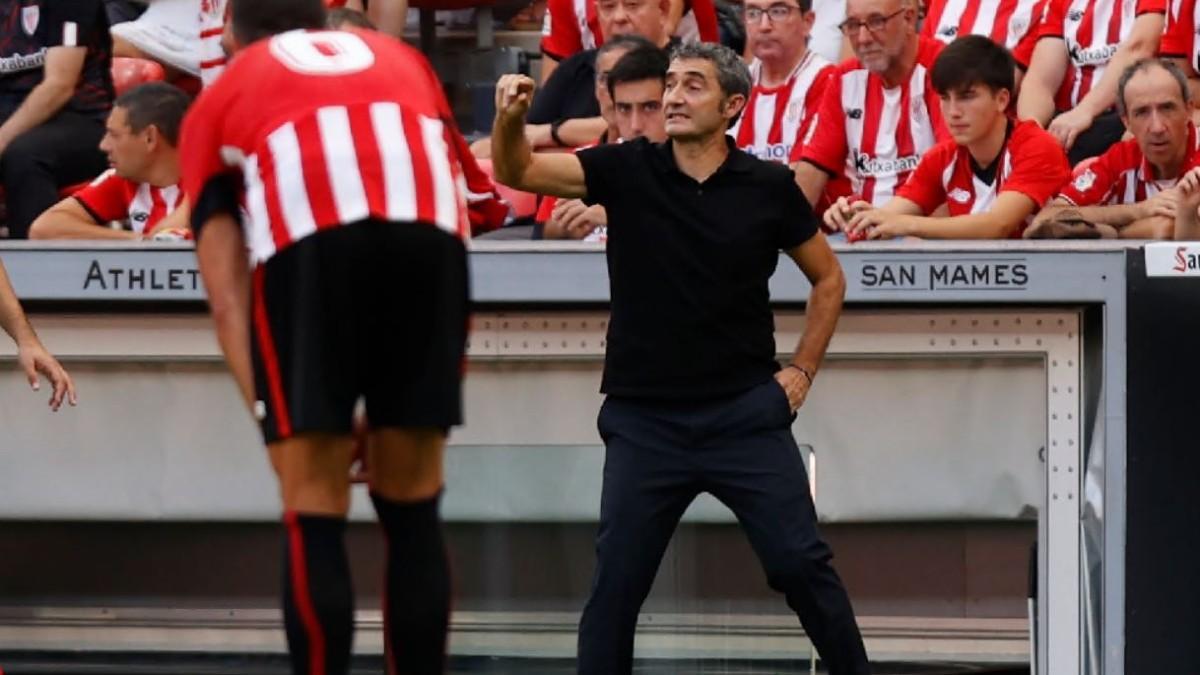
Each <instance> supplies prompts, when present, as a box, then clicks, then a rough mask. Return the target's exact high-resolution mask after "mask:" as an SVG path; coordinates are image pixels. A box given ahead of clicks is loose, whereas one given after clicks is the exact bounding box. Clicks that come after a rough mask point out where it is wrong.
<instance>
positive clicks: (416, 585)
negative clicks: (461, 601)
mask: <svg viewBox="0 0 1200 675" xmlns="http://www.w3.org/2000/svg"><path fill="white" fill-rule="evenodd" d="M371 501H372V502H374V503H375V512H376V513H377V514H379V522H380V524H381V525H382V526H383V531H384V534H385V535H386V536H387V573H386V574H385V576H384V579H385V583H384V591H383V593H384V596H383V622H384V640H385V642H386V648H387V675H436V674H437V673H442V672H444V670H445V667H446V631H447V629H448V627H449V623H450V569H449V568H450V564H449V561H448V559H447V558H446V545H445V543H444V542H443V540H442V523H441V520H440V518H439V516H438V503H439V501H441V495H438V496H436V497H432V498H430V499H427V500H424V501H419V502H396V501H392V500H389V499H387V498H385V497H381V496H380V495H379V494H377V493H374V492H372V493H371Z"/></svg>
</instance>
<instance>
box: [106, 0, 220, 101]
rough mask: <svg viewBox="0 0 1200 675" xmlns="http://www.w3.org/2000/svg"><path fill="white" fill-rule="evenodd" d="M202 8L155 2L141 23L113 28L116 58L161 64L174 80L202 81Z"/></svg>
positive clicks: (186, 1)
mask: <svg viewBox="0 0 1200 675" xmlns="http://www.w3.org/2000/svg"><path fill="white" fill-rule="evenodd" d="M199 5H200V3H199V1H198V0H153V2H151V3H150V5H149V7H147V8H146V11H145V12H144V13H142V15H141V16H139V17H138V18H137V19H135V20H133V21H126V22H124V23H118V24H114V25H113V27H112V38H113V55H114V56H125V57H132V58H138V59H149V60H152V61H157V62H158V63H160V64H162V65H163V67H164V68H165V69H166V70H167V75H168V78H169V79H172V80H177V79H178V78H179V77H180V76H182V75H186V76H188V77H192V78H199V77H200V8H199ZM192 82H195V80H192Z"/></svg>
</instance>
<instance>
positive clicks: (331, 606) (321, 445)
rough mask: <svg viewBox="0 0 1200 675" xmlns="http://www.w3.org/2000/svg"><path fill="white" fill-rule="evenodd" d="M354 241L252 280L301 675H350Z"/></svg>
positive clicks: (287, 610)
mask: <svg viewBox="0 0 1200 675" xmlns="http://www.w3.org/2000/svg"><path fill="white" fill-rule="evenodd" d="M346 248H347V237H346V236H345V234H344V233H343V232H341V231H330V232H327V233H321V234H319V235H314V236H312V237H309V238H307V239H304V240H302V241H300V242H297V243H295V244H293V245H292V246H290V247H288V248H287V249H285V250H283V251H280V252H279V253H278V254H276V256H275V257H273V258H272V259H270V260H269V261H267V262H266V263H265V264H264V265H263V266H262V267H260V268H259V269H258V270H257V271H256V272H255V275H254V279H253V302H252V311H253V321H252V325H253V335H252V343H253V356H254V371H255V390H256V395H257V399H258V401H259V403H258V405H257V406H256V408H257V412H258V413H259V416H260V421H261V425H262V431H263V436H264V438H265V440H266V442H267V447H268V448H269V452H270V457H271V463H272V465H273V467H274V468H275V472H276V475H277V476H278V478H279V489H280V496H281V500H282V503H283V511H284V524H285V537H284V550H283V558H284V572H285V574H284V577H283V589H282V591H283V607H284V620H285V627H286V630H287V636H288V645H289V647H290V650H291V654H292V669H293V672H294V673H296V674H297V675H310V674H313V673H324V674H326V675H344V674H345V673H347V672H348V668H349V662H350V651H351V645H352V642H353V633H354V593H353V588H352V584H351V578H350V566H349V563H348V561H347V557H346V548H345V541H344V540H345V530H346V513H347V511H348V510H349V503H350V501H349V469H350V463H351V457H352V454H353V449H352V448H353V444H352V440H351V435H350V427H351V415H352V411H353V407H354V401H355V398H356V397H357V390H356V389H355V382H354V378H353V376H352V375H351V374H349V373H348V370H349V369H348V368H347V367H346V365H345V360H346V358H345V354H346V353H348V352H349V351H351V350H352V349H353V348H354V345H355V336H354V333H353V329H352V327H350V322H349V321H347V314H348V313H349V312H350V311H351V310H350V309H349V307H348V304H349V299H348V294H350V292H351V291H352V289H351V288H350V286H349V284H348V282H347V279H346V276H347V270H346V266H347V265H348V264H349V263H347V262H345V261H346V252H345V250H346Z"/></svg>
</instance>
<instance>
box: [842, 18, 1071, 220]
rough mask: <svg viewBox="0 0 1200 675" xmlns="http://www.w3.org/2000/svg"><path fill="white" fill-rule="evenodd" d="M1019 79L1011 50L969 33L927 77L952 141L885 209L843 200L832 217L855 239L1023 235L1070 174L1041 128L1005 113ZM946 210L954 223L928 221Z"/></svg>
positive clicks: (943, 55) (929, 159) (924, 159)
mask: <svg viewBox="0 0 1200 675" xmlns="http://www.w3.org/2000/svg"><path fill="white" fill-rule="evenodd" d="M1013 72H1014V66H1013V60H1012V57H1011V56H1010V55H1009V53H1008V50H1007V49H1005V48H1004V47H1001V46H1000V45H997V44H996V43H995V42H992V41H991V40H990V39H988V38H985V37H982V36H979V35H969V36H967V37H963V38H959V39H957V40H955V41H954V42H952V43H950V45H949V46H948V47H946V48H945V49H944V50H942V53H941V55H939V56H938V58H937V61H935V62H934V64H933V72H932V74H931V76H930V77H931V79H932V81H933V87H934V89H936V90H937V92H938V96H939V97H941V108H942V117H943V118H944V119H945V120H946V125H947V126H948V127H949V129H950V134H951V135H952V136H953V138H952V139H951V140H949V141H943V142H942V143H939V144H938V145H936V146H934V148H933V149H932V150H930V151H929V152H928V153H926V154H925V156H924V157H922V158H921V163H920V164H919V165H917V169H916V171H915V172H913V175H912V177H911V178H909V179H908V182H906V183H905V184H904V185H902V186H900V189H899V190H897V192H896V196H895V197H894V198H892V200H891V201H889V202H888V203H887V204H885V205H884V206H883V207H881V208H872V207H871V205H870V204H868V203H867V202H865V201H858V202H856V203H850V204H848V203H847V201H848V200H846V199H842V200H839V202H838V203H837V204H835V205H834V206H833V207H832V208H830V209H829V210H828V211H826V212H825V218H826V219H827V220H832V221H836V222H833V223H831V224H833V225H835V226H836V227H838V229H844V230H846V232H847V234H848V236H850V238H851V239H855V238H859V237H863V236H865V237H868V238H871V239H890V238H893V237H905V236H911V237H920V238H925V239H1004V238H1008V237H1016V236H1020V234H1021V232H1022V230H1024V229H1025V225H1026V223H1027V222H1028V220H1029V218H1030V216H1031V215H1032V214H1033V213H1035V212H1036V211H1037V210H1038V209H1039V208H1041V206H1042V205H1043V204H1045V203H1046V201H1047V200H1048V199H1050V197H1052V196H1053V195H1054V194H1055V193H1056V192H1057V191H1058V189H1059V188H1060V187H1062V185H1063V183H1065V182H1066V181H1067V179H1068V178H1069V177H1070V175H1071V170H1070V167H1069V166H1068V165H1067V158H1066V155H1065V154H1064V153H1063V151H1062V148H1061V147H1060V146H1059V145H1058V143H1057V142H1056V141H1055V139H1054V137H1053V136H1051V135H1050V134H1049V133H1047V132H1046V131H1044V130H1043V129H1042V128H1041V127H1039V126H1038V125H1037V123H1035V122H1030V121H1024V122H1014V121H1013V120H1012V119H1011V118H1010V117H1009V116H1008V114H1007V110H1008V107H1009V103H1010V101H1011V100H1012V92H1013V78H1014V75H1013ZM943 204H944V205H945V206H946V207H947V209H948V212H949V216H945V217H931V216H930V214H932V213H933V212H934V211H935V210H937V209H938V208H939V207H941V206H942V205H943ZM851 214H852V215H851Z"/></svg>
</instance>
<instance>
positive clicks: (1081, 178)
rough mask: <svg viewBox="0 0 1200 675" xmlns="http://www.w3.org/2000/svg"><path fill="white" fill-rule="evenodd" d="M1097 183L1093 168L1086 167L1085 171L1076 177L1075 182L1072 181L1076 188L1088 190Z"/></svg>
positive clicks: (1081, 190) (1082, 190)
mask: <svg viewBox="0 0 1200 675" xmlns="http://www.w3.org/2000/svg"><path fill="white" fill-rule="evenodd" d="M1095 184H1096V174H1094V173H1092V170H1091V169H1086V170H1085V171H1084V172H1083V173H1081V174H1079V175H1078V176H1076V177H1075V182H1074V183H1072V184H1071V185H1073V186H1074V187H1075V189H1076V190H1079V191H1080V192H1087V191H1088V190H1091V189H1092V186H1093V185H1095Z"/></svg>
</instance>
